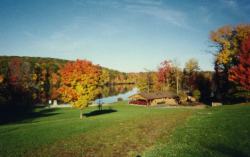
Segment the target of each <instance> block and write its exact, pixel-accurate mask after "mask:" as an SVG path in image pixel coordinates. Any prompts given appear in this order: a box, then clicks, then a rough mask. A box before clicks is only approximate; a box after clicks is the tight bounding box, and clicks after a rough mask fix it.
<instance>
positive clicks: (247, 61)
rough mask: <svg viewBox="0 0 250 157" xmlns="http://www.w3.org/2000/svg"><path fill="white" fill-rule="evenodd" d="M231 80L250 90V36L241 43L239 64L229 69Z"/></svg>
mask: <svg viewBox="0 0 250 157" xmlns="http://www.w3.org/2000/svg"><path fill="white" fill-rule="evenodd" d="M229 80H230V81H232V82H234V83H236V84H237V85H239V87H240V88H241V89H243V90H245V91H247V92H250V36H249V37H248V38H247V39H246V40H245V41H243V43H242V45H241V51H240V52H239V53H238V54H237V64H236V65H235V66H233V67H231V68H230V70H229Z"/></svg>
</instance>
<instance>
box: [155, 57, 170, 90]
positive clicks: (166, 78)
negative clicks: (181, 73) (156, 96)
mask: <svg viewBox="0 0 250 157" xmlns="http://www.w3.org/2000/svg"><path fill="white" fill-rule="evenodd" d="M172 72H173V68H172V61H171V60H165V61H163V62H162V63H161V64H160V66H159V68H158V82H159V83H160V84H161V87H162V90H164V89H165V88H167V90H168V89H169V88H170V86H171V78H170V77H171V75H172Z"/></svg>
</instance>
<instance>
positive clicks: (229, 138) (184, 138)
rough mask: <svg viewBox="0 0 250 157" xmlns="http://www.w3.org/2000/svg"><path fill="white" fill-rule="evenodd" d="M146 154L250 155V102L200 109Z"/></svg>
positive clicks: (155, 156)
mask: <svg viewBox="0 0 250 157" xmlns="http://www.w3.org/2000/svg"><path fill="white" fill-rule="evenodd" d="M144 156H147V157H165V156H168V157H173V156H178V157H196V156H197V157H199V156H202V157H217V156H218V157H249V156H250V104H244V105H243V104H242V105H228V106H222V107H215V108H210V109H205V110H200V111H198V112H196V113H195V114H194V115H193V116H192V117H191V118H190V119H189V121H188V122H187V123H186V124H185V125H184V126H181V127H178V128H177V129H176V130H175V132H174V133H173V134H172V135H171V138H170V140H169V141H168V142H164V141H161V143H159V144H158V145H157V146H155V148H154V149H153V150H150V151H148V152H147V153H146V154H145V155H144Z"/></svg>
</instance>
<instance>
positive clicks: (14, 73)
mask: <svg viewBox="0 0 250 157" xmlns="http://www.w3.org/2000/svg"><path fill="white" fill-rule="evenodd" d="M21 64H22V61H21V60H20V59H19V58H13V59H11V60H10V63H9V84H10V85H12V86H14V87H17V86H20V85H21V84H20V81H21Z"/></svg>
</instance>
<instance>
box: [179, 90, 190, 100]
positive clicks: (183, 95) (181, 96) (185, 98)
mask: <svg viewBox="0 0 250 157" xmlns="http://www.w3.org/2000/svg"><path fill="white" fill-rule="evenodd" d="M178 96H179V98H180V101H181V103H185V102H186V101H187V98H188V96H187V94H186V93H185V92H184V91H180V92H179V94H178Z"/></svg>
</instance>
